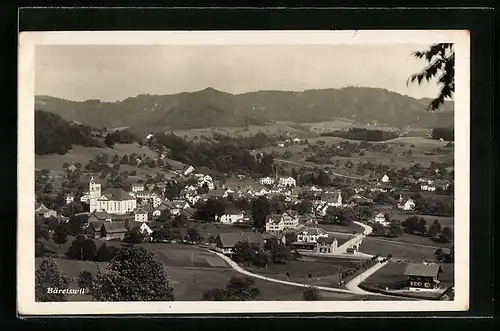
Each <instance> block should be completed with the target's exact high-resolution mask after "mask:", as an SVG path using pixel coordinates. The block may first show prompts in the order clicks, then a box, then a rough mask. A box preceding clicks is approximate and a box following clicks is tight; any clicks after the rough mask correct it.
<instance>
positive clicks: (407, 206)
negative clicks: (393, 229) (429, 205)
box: [398, 195, 415, 211]
mask: <svg viewBox="0 0 500 331" xmlns="http://www.w3.org/2000/svg"><path fill="white" fill-rule="evenodd" d="M398 208H399V209H401V210H405V211H409V210H413V209H414V208H415V201H414V200H413V199H412V198H409V199H408V200H406V202H405V201H404V199H403V196H401V195H400V196H399V203H398Z"/></svg>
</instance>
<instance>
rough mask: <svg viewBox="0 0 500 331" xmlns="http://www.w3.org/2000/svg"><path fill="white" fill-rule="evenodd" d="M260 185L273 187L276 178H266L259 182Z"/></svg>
mask: <svg viewBox="0 0 500 331" xmlns="http://www.w3.org/2000/svg"><path fill="white" fill-rule="evenodd" d="M259 183H260V184H261V185H273V184H274V178H271V177H264V178H261V179H260V180H259Z"/></svg>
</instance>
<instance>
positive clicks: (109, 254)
mask: <svg viewBox="0 0 500 331" xmlns="http://www.w3.org/2000/svg"><path fill="white" fill-rule="evenodd" d="M116 253H117V249H116V248H115V247H112V246H111V247H110V246H108V245H107V244H106V243H105V242H103V243H102V244H101V246H99V249H98V250H97V252H96V260H97V261H98V262H108V261H111V260H112V259H113V257H114V256H115V254H116Z"/></svg>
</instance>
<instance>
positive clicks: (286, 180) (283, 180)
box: [278, 177, 297, 187]
mask: <svg viewBox="0 0 500 331" xmlns="http://www.w3.org/2000/svg"><path fill="white" fill-rule="evenodd" d="M278 185H280V186H285V187H295V186H297V181H296V180H295V179H294V178H293V177H280V178H279V179H278Z"/></svg>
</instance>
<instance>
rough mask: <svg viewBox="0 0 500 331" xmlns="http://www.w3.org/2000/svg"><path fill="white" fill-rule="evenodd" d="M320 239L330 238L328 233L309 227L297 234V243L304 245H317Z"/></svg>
mask: <svg viewBox="0 0 500 331" xmlns="http://www.w3.org/2000/svg"><path fill="white" fill-rule="evenodd" d="M319 238H328V233H327V232H326V231H325V230H323V229H320V228H318V227H307V228H304V229H302V230H301V231H300V232H299V233H298V234H297V241H298V242H302V243H303V242H306V243H316V242H317V241H318V239H319Z"/></svg>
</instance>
